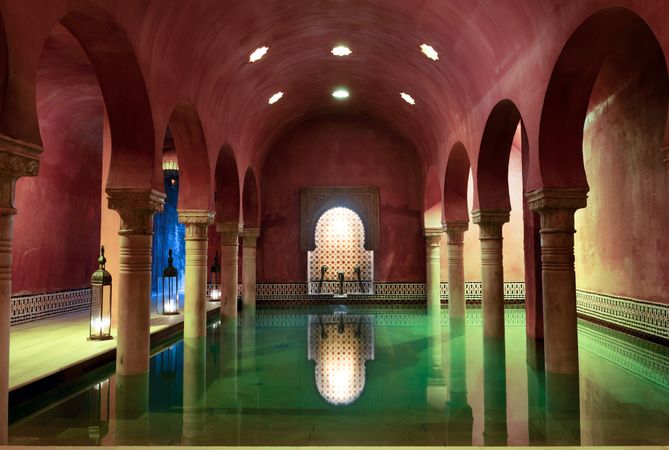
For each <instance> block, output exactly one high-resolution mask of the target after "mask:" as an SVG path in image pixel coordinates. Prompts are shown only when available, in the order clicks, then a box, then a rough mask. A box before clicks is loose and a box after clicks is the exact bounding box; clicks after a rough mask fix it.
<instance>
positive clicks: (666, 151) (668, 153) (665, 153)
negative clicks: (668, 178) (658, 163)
mask: <svg viewBox="0 0 669 450" xmlns="http://www.w3.org/2000/svg"><path fill="white" fill-rule="evenodd" d="M660 153H661V154H662V159H663V160H664V167H665V168H666V169H667V173H669V144H667V145H663V146H662V147H660Z"/></svg>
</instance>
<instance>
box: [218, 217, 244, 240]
mask: <svg viewBox="0 0 669 450" xmlns="http://www.w3.org/2000/svg"><path fill="white" fill-rule="evenodd" d="M216 231H218V232H219V233H220V234H221V245H238V242H239V235H240V233H241V232H242V225H241V224H240V223H239V222H219V223H217V224H216Z"/></svg>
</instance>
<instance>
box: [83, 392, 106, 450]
mask: <svg viewBox="0 0 669 450" xmlns="http://www.w3.org/2000/svg"><path fill="white" fill-rule="evenodd" d="M110 391H111V389H110V382H109V379H105V380H102V381H100V382H99V383H97V384H95V386H93V389H91V390H89V391H88V396H89V399H90V400H89V407H88V437H89V438H91V439H92V440H93V442H94V443H95V445H100V444H101V442H102V439H103V438H104V437H105V436H107V433H108V432H109V400H110Z"/></svg>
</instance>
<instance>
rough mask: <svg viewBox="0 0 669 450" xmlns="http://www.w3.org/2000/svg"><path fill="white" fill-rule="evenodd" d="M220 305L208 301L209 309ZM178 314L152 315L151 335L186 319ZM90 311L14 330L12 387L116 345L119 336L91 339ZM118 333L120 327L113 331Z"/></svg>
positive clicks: (24, 325)
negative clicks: (89, 334) (89, 333)
mask: <svg viewBox="0 0 669 450" xmlns="http://www.w3.org/2000/svg"><path fill="white" fill-rule="evenodd" d="M216 308H218V304H217V303H207V309H208V310H209V311H210V310H212V309H216ZM183 319H184V316H183V314H179V315H177V316H159V315H156V314H152V315H151V335H154V334H156V333H158V332H160V331H163V330H165V329H166V328H168V327H170V326H173V325H176V324H179V323H181V322H183ZM88 321H89V315H88V311H80V312H75V313H72V314H66V315H63V316H59V317H55V318H53V319H44V320H38V321H35V322H28V323H25V324H21V325H15V326H13V327H11V329H10V351H9V390H10V391H12V390H14V389H17V388H20V387H21V386H25V385H26V384H29V383H31V382H33V381H35V380H39V379H41V378H44V377H46V376H48V375H51V374H54V373H56V372H58V371H60V370H63V369H66V368H68V367H71V366H73V365H76V364H78V363H80V362H82V361H85V360H87V359H91V358H94V357H96V356H98V355H101V354H103V353H105V352H108V351H109V350H110V349H113V348H115V347H116V343H117V341H116V339H112V340H109V341H88V340H87V339H86V338H87V337H88ZM112 335H114V336H116V329H114V330H113V331H112Z"/></svg>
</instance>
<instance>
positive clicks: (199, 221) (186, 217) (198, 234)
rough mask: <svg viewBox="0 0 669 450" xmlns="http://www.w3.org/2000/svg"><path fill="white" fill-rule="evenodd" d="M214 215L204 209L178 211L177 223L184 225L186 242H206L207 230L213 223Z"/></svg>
mask: <svg viewBox="0 0 669 450" xmlns="http://www.w3.org/2000/svg"><path fill="white" fill-rule="evenodd" d="M214 216H215V213H214V212H213V211H208V210H206V209H204V210H201V209H184V210H180V211H179V223H182V224H184V225H186V237H185V239H186V240H192V239H195V240H206V239H207V228H209V225H211V224H213V223H214Z"/></svg>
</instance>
